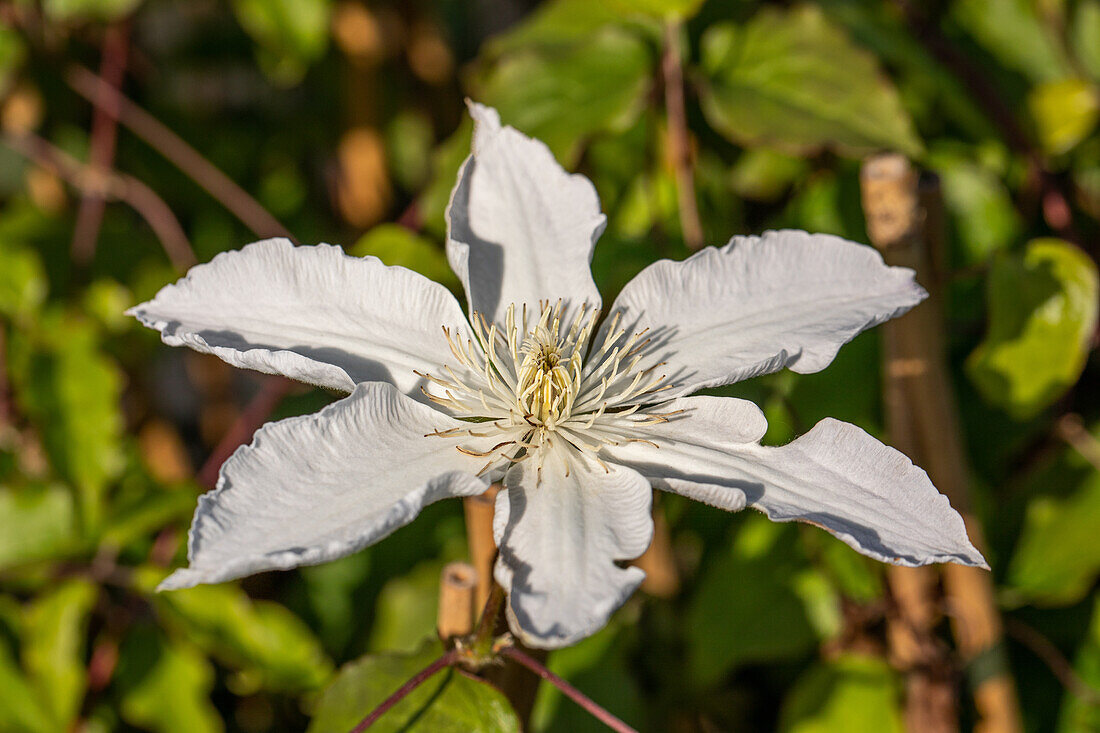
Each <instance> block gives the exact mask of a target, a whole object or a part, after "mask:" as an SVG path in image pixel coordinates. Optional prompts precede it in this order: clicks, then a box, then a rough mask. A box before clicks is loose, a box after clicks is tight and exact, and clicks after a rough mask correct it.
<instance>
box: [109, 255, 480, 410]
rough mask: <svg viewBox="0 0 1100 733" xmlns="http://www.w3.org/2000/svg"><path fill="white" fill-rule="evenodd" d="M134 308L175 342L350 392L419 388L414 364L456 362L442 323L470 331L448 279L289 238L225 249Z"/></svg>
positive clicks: (427, 367) (422, 368) (463, 332)
mask: <svg viewBox="0 0 1100 733" xmlns="http://www.w3.org/2000/svg"><path fill="white" fill-rule="evenodd" d="M128 312H129V313H130V315H133V316H135V317H136V318H137V319H138V320H140V321H141V322H142V323H143V324H145V325H146V326H149V327H150V328H155V329H156V330H158V331H160V332H161V338H162V339H163V340H164V342H165V343H166V344H169V345H170V346H190V347H191V348H193V349H195V350H197V351H202V352H206V353H211V354H216V355H217V356H219V357H220V358H222V359H224V360H225V361H227V362H229V363H230V364H233V365H234V366H239V367H246V368H249V369H256V370H258V371H261V372H267V373H268V374H283V375H285V376H288V377H291V378H292V379H298V380H301V381H303V382H309V383H311V384H317V385H320V386H322V387H329V388H332V389H339V390H342V391H345V392H350V391H351V390H352V389H354V387H355V385H356V384H357V383H359V382H365V381H386V382H390V383H391V384H395V385H396V386H397V387H398V388H399V389H401V390H402V391H404V392H407V393H415V392H417V391H418V389H417V388H418V386H419V385H420V383H421V380H420V378H419V377H417V376H416V375H415V374H414V373H413V370H414V369H416V370H419V371H422V372H429V371H431V370H434V369H437V368H438V367H439V365H440V364H441V363H443V362H444V361H453V359H452V358H451V352H450V349H449V347H448V346H447V341H446V339H445V338H444V337H443V333H442V331H441V327H443V326H448V327H451V328H454V329H457V332H458V333H459V334H460V335H461V336H462V337H463V338H465V337H466V334H467V333H468V328H469V326H468V325H467V323H466V319H465V316H463V314H462V308H461V306H459V304H458V301H457V300H455V298H454V296H452V295H451V294H450V293H449V292H448V291H447V289H446V288H444V287H443V286H442V285H439V284H437V283H434V282H432V281H431V280H428V279H426V278H424V277H422V276H421V275H419V274H417V273H415V272H412V271H411V270H406V269H405V268H403V267H387V266H386V265H384V264H382V262H381V261H379V260H378V259H376V258H374V257H365V258H357V257H349V256H347V255H346V254H344V252H343V250H341V249H340V248H339V247H335V246H332V245H327V244H321V245H317V246H314V247H295V246H294V245H292V244H291V243H290V242H289V241H288V240H286V239H268V240H265V241H262V242H255V243H254V244H250V245H248V246H246V247H244V248H243V249H241V250H240V251H237V252H223V253H222V254H219V255H218V256H217V257H215V258H214V259H213V260H211V261H210V262H209V263H208V264H205V265H198V266H197V267H193V268H191V271H190V272H189V273H188V274H187V277H185V278H183V279H182V280H180V281H179V282H177V283H176V284H174V285H168V286H166V287H164V288H162V289H161V291H160V292H159V293H157V296H156V297H155V298H154V299H153V300H151V301H149V302H147V303H142V304H141V305H138V306H135V307H134V308H131V309H130V310H129V311H128Z"/></svg>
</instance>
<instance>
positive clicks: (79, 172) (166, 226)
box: [3, 133, 197, 271]
mask: <svg viewBox="0 0 1100 733" xmlns="http://www.w3.org/2000/svg"><path fill="white" fill-rule="evenodd" d="M3 142H4V144H5V145H7V146H8V147H9V148H11V149H12V150H14V151H15V152H17V153H19V154H20V155H22V156H24V157H25V158H29V159H30V160H33V161H34V162H35V163H37V164H38V165H40V166H42V167H43V168H46V169H47V170H49V171H51V172H53V173H54V174H55V175H57V176H59V177H60V178H62V179H64V180H66V181H68V182H69V184H70V185H72V186H73V187H74V188H76V189H78V190H80V191H81V192H92V193H95V194H98V195H102V196H105V197H107V198H112V199H116V200H118V201H122V202H125V203H126V204H129V205H130V207H131V208H133V209H134V211H136V212H137V213H138V214H139V215H140V216H141V217H142V218H143V219H145V221H146V222H147V223H148V224H149V226H150V227H151V228H152V230H153V232H154V233H155V234H156V235H157V238H158V239H159V240H160V243H161V246H162V247H164V251H165V253H166V254H167V255H168V259H170V260H171V261H172V264H173V265H174V266H175V267H176V269H178V270H180V271H184V270H187V269H188V268H189V267H191V266H192V265H194V264H195V263H196V262H197V260H196V259H195V253H194V252H193V251H192V249H191V243H190V242H189V241H188V240H187V235H186V234H184V232H183V227H181V226H180V223H179V221H178V220H177V219H176V215H175V214H173V213H172V210H171V209H170V208H169V207H168V204H166V203H164V200H163V199H162V198H161V197H160V196H158V195H157V194H156V193H155V192H154V191H153V189H151V188H149V187H148V186H146V185H145V184H144V183H142V182H141V181H139V180H138V179H136V178H134V177H133V176H128V175H125V174H122V173H118V172H117V171H102V170H95V169H93V168H91V167H90V166H86V165H84V164H83V163H81V162H80V161H78V160H76V159H75V158H73V157H72V156H71V155H69V154H68V153H66V152H64V151H63V150H60V149H59V148H57V147H55V146H53V145H51V144H50V143H49V142H47V141H46V140H44V139H42V138H40V137H38V136H36V135H33V134H30V133H25V134H20V135H16V134H13V133H5V134H4V136H3Z"/></svg>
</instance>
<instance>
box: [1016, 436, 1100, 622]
mask: <svg viewBox="0 0 1100 733" xmlns="http://www.w3.org/2000/svg"><path fill="white" fill-rule="evenodd" d="M1025 485H1026V486H1027V487H1029V488H1031V489H1032V490H1033V491H1035V492H1042V493H1039V495H1038V496H1036V498H1034V499H1032V500H1031V501H1030V502H1029V503H1028V506H1027V514H1026V515H1025V518H1024V524H1023V527H1022V528H1021V530H1020V538H1019V541H1018V543H1017V545H1016V552H1015V554H1014V555H1013V556H1012V561H1011V563H1010V565H1009V569H1008V585H1009V588H1010V589H1011V593H1012V595H1013V596H1014V597H1017V598H1019V599H1020V600H1024V601H1029V602H1032V603H1040V604H1044V605H1068V604H1070V603H1075V602H1076V601H1078V600H1080V599H1081V598H1083V597H1084V596H1085V595H1087V594H1088V592H1089V591H1090V589H1091V588H1092V585H1093V582H1094V581H1095V579H1096V576H1097V574H1100V543H1098V542H1096V528H1097V527H1100V472H1097V471H1095V470H1092V467H1091V466H1090V465H1089V464H1088V463H1087V462H1086V461H1085V460H1084V459H1083V458H1082V457H1081V456H1079V455H1078V454H1077V453H1076V452H1074V451H1073V450H1072V449H1069V448H1067V449H1066V450H1065V451H1064V453H1063V454H1062V455H1061V456H1059V457H1058V459H1057V460H1055V461H1054V462H1053V463H1051V464H1050V465H1048V466H1044V467H1043V468H1042V469H1040V470H1039V471H1037V472H1036V473H1035V474H1034V475H1032V476H1031V477H1029V479H1028V480H1027V483H1026V484H1025Z"/></svg>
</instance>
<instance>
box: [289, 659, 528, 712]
mask: <svg viewBox="0 0 1100 733" xmlns="http://www.w3.org/2000/svg"><path fill="white" fill-rule="evenodd" d="M442 654H443V647H442V645H441V644H440V643H439V642H438V641H433V642H428V643H425V644H424V645H423V646H422V647H421V648H420V649H419V650H418V651H417V652H415V653H413V654H378V655H367V656H365V657H361V658H360V659H358V660H356V661H354V662H351V663H350V664H347V665H345V666H344V667H343V668H342V669H341V670H340V672H339V674H338V675H337V676H336V679H335V680H334V681H333V683H332V684H331V685H329V687H328V688H327V689H326V690H325V691H324V693H322V695H321V699H320V700H319V701H318V703H317V707H316V709H315V711H314V717H313V720H312V722H311V723H310V725H309V729H308V731H309V733H347V731H348V730H350V729H351V728H354V727H355V726H356V724H358V723H359V721H360V720H362V719H363V717H365V716H366V715H367V714H368V713H370V712H371V711H372V710H374V709H375V708H376V707H377V706H378V705H379V704H380V703H381V702H382V701H383V700H385V699H386V698H387V697H389V696H390V695H391V694H393V692H394V691H395V690H397V688H399V687H400V686H401V685H403V684H404V683H405V682H406V681H408V680H409V679H410V678H411V677H413V676H414V675H415V674H416V673H417V672H419V671H420V670H422V669H424V668H425V667H427V666H428V665H429V664H430V663H431V662H432V661H433V660H435V659H437V658H438V657H439V656H440V655H442ZM371 730H372V731H378V733H388V732H391V731H407V730H425V731H433V733H465V732H466V731H475V730H476V731H479V733H494V732H495V731H519V730H520V722H519V720H518V719H517V718H516V714H515V713H514V712H513V711H512V708H511V706H510V705H509V704H508V700H507V698H505V697H504V695H502V694H501V693H500V692H499V691H498V690H497V689H496V688H494V687H492V686H491V685H489V684H488V683H486V682H483V681H481V680H479V679H476V678H472V677H469V676H467V675H465V674H463V673H462V672H459V671H457V670H454V669H450V670H444V671H442V672H439V673H438V674H436V675H435V676H434V677H432V678H431V679H429V680H428V681H427V682H425V683H424V684H422V685H421V686H420V687H418V688H417V689H416V690H415V691H413V692H412V693H411V694H410V695H409V696H408V697H406V698H404V699H403V700H402V701H401V702H399V703H397V705H395V706H394V707H393V708H391V709H390V710H389V711H387V712H386V714H385V715H383V716H382V717H381V718H380V719H379V720H378V722H377V723H376V724H375V725H374V727H372V728H371Z"/></svg>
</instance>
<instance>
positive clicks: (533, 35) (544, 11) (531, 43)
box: [486, 0, 698, 57]
mask: <svg viewBox="0 0 1100 733" xmlns="http://www.w3.org/2000/svg"><path fill="white" fill-rule="evenodd" d="M647 2H651V3H654V4H660V3H661V2H662V0H647ZM640 4H641V3H639V4H637V5H640ZM670 4H679V5H684V6H690V5H697V4H698V3H696V2H695V0H672V2H671V3H670ZM637 5H636V4H635V3H634V2H633V1H632V0H549V2H544V3H542V4H540V5H539V6H538V7H537V8H536V9H535V10H534V11H533V12H532V13H531V14H530V15H529V16H527V17H526V18H524V19H523V21H522V22H520V23H518V24H517V25H516V26H515V27H514V28H511V29H509V30H508V32H507V33H503V34H501V35H499V36H496V37H494V38H492V39H490V40H489V42H488V43H487V44H486V52H487V53H488V54H489V55H490V56H494V57H495V56H497V55H499V54H501V53H505V52H508V51H514V50H517V49H530V48H534V47H539V46H544V47H545V46H557V45H568V44H571V43H574V42H576V41H580V40H583V39H585V38H587V37H589V36H591V35H592V34H593V33H596V32H597V31H599V30H600V29H602V28H606V27H607V26H609V25H613V24H623V23H628V24H629V25H630V26H631V27H633V28H637V29H639V30H643V31H648V32H649V33H650V34H652V35H654V36H657V35H659V33H660V26H659V25H658V24H656V23H653V22H652V20H651V19H649V18H647V17H646V16H645V15H644V14H643V13H642V12H641V9H640V8H639V7H637Z"/></svg>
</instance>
